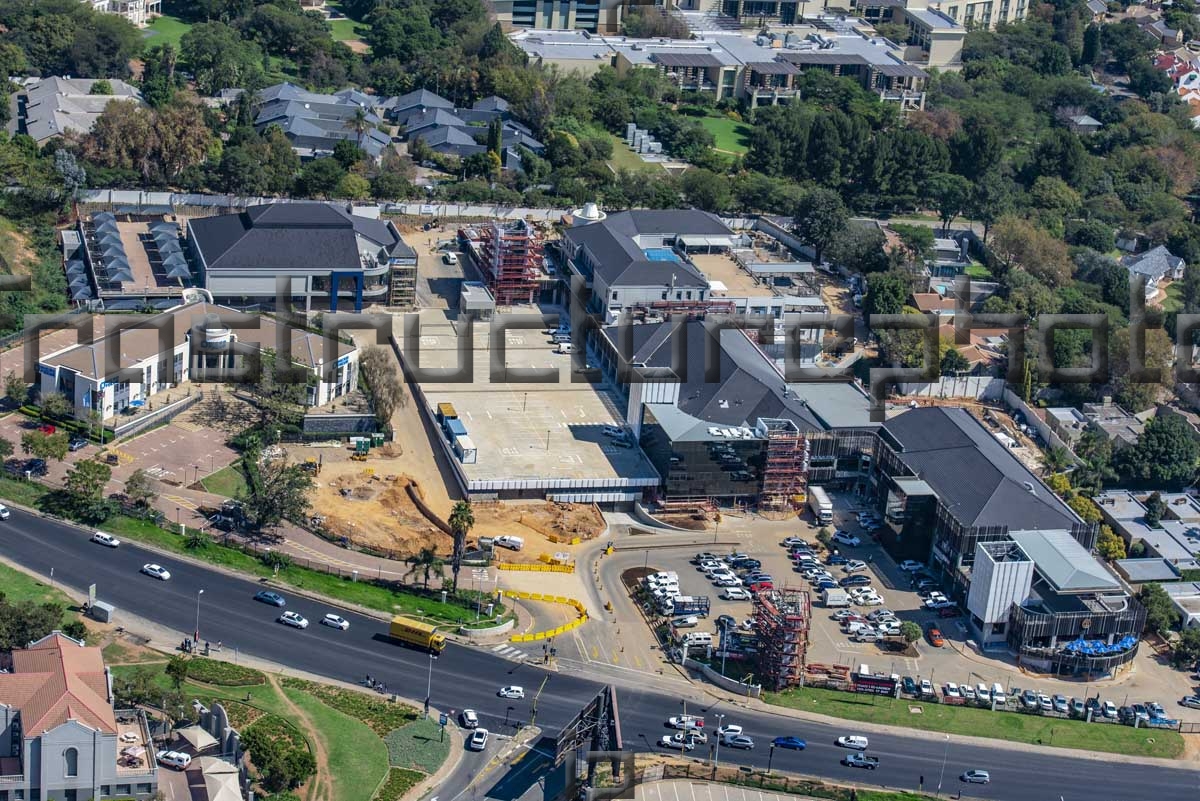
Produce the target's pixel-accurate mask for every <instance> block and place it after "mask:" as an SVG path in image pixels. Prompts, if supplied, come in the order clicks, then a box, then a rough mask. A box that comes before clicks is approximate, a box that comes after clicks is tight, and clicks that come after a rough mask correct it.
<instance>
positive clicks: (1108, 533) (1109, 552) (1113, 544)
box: [1096, 526, 1125, 562]
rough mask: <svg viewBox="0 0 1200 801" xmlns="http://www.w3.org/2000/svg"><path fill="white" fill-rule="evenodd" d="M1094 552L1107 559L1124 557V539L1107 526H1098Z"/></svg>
mask: <svg viewBox="0 0 1200 801" xmlns="http://www.w3.org/2000/svg"><path fill="white" fill-rule="evenodd" d="M1096 552H1097V553H1099V554H1100V556H1102V557H1104V558H1105V559H1107V560H1108V561H1110V562H1111V561H1113V560H1114V559H1124V558H1125V540H1123V539H1121V538H1120V537H1119V536H1117V534H1116V533H1115V532H1113V530H1112V528H1111V527H1109V526H1101V527H1100V536H1099V537H1098V538H1097V539H1096Z"/></svg>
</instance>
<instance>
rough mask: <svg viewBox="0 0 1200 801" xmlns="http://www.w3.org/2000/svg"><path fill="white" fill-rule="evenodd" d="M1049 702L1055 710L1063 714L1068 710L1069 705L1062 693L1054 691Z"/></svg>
mask: <svg viewBox="0 0 1200 801" xmlns="http://www.w3.org/2000/svg"><path fill="white" fill-rule="evenodd" d="M1050 703H1051V704H1053V705H1054V711H1055V712H1061V713H1062V714H1064V715H1065V714H1066V713H1067V712H1068V711H1070V706H1069V705H1068V704H1067V696H1065V695H1063V694H1062V693H1055V694H1054V697H1053V698H1051V699H1050Z"/></svg>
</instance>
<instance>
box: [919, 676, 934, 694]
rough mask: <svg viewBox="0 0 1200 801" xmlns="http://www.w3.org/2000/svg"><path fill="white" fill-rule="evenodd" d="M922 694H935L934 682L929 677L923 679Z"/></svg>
mask: <svg viewBox="0 0 1200 801" xmlns="http://www.w3.org/2000/svg"><path fill="white" fill-rule="evenodd" d="M921 695H933V683H932V682H930V681H929V679H921Z"/></svg>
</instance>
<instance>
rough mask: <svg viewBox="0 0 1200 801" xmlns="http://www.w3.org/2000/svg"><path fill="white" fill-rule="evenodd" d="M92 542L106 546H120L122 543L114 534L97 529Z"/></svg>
mask: <svg viewBox="0 0 1200 801" xmlns="http://www.w3.org/2000/svg"><path fill="white" fill-rule="evenodd" d="M92 542H94V543H96V544H97V545H103V546H104V547H106V548H118V547H120V545H121V541H120V540H119V539H117V538H116V537H114V536H113V535H112V534H105V533H104V532H103V531H97V532H96V533H95V534H93V535H92Z"/></svg>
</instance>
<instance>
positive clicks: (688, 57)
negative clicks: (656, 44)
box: [650, 53, 721, 67]
mask: <svg viewBox="0 0 1200 801" xmlns="http://www.w3.org/2000/svg"><path fill="white" fill-rule="evenodd" d="M650 60H651V61H653V62H655V63H658V64H662V65H663V66H664V67H719V66H721V59H719V58H717V57H716V56H714V55H713V54H712V53H654V54H653V55H651V56H650Z"/></svg>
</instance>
